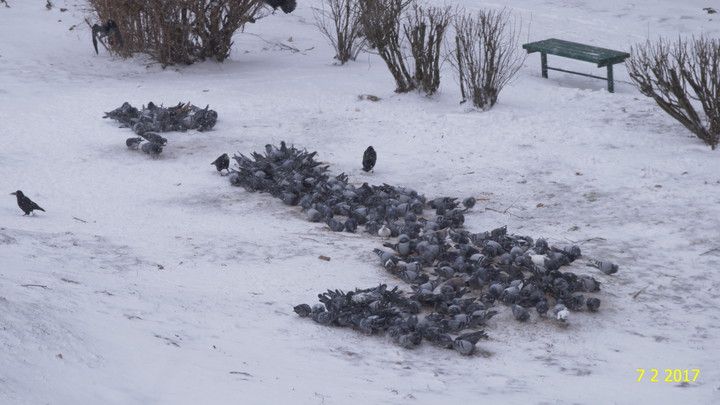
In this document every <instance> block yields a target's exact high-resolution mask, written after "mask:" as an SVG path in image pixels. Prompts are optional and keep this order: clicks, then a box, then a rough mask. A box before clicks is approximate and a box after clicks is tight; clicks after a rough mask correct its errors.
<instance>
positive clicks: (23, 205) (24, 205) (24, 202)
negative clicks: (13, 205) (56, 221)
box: [10, 190, 45, 215]
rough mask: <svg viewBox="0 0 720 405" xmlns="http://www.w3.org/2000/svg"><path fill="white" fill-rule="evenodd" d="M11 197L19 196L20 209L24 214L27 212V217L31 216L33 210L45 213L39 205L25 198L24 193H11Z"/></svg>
mask: <svg viewBox="0 0 720 405" xmlns="http://www.w3.org/2000/svg"><path fill="white" fill-rule="evenodd" d="M10 195H14V196H17V203H18V207H20V209H21V210H23V212H25V215H30V213H31V212H33V210H40V211H42V212H45V210H44V209H42V208H40V206H39V205H37V204H35V202H34V201H33V200H31V199H29V198H27V197H26V196H25V194H23V192H22V191H20V190H18V191H16V192H14V193H10Z"/></svg>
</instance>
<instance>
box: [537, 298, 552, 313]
mask: <svg viewBox="0 0 720 405" xmlns="http://www.w3.org/2000/svg"><path fill="white" fill-rule="evenodd" d="M549 309H550V308H549V307H548V302H547V299H545V298H543V299H541V300H540V302H538V303H537V304H536V305H535V310H536V311H537V313H538V315H540V316H545V314H547V311H548V310H549Z"/></svg>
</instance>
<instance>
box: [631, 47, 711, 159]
mask: <svg viewBox="0 0 720 405" xmlns="http://www.w3.org/2000/svg"><path fill="white" fill-rule="evenodd" d="M626 65H627V69H628V73H629V74H630V78H631V79H632V81H633V83H634V84H635V86H636V87H637V89H638V90H639V91H640V93H642V94H643V95H645V96H647V97H651V98H652V99H653V100H655V102H656V103H657V105H658V106H660V108H662V109H663V111H665V112H666V113H668V114H669V115H670V116H671V117H673V118H674V119H676V120H677V121H678V122H680V123H681V124H683V125H684V126H685V128H687V129H689V130H690V131H691V132H692V133H694V134H695V135H697V137H698V138H700V139H702V140H703V141H704V142H705V143H706V144H707V145H710V147H711V148H712V149H713V150H714V149H715V148H716V147H717V145H718V141H720V40H718V39H716V38H713V39H709V38H706V37H704V36H701V37H699V38H694V37H693V39H692V40H691V41H688V40H685V39H681V38H680V39H678V41H677V42H674V43H670V42H668V41H667V40H663V39H660V40H658V41H657V42H655V43H651V42H650V41H647V42H646V43H645V44H641V45H637V46H634V47H633V48H632V49H631V56H630V58H629V59H628V60H627V63H626Z"/></svg>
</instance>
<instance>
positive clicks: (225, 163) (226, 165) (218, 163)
mask: <svg viewBox="0 0 720 405" xmlns="http://www.w3.org/2000/svg"><path fill="white" fill-rule="evenodd" d="M210 164H211V165H215V168H216V169H217V171H219V172H221V173H220V174H222V171H223V170H227V171H228V173H230V157H229V156H228V154H227V153H223V154H222V156H220V157H218V158H217V159H215V161H214V162H212V163H210Z"/></svg>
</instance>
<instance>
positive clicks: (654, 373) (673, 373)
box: [635, 368, 700, 382]
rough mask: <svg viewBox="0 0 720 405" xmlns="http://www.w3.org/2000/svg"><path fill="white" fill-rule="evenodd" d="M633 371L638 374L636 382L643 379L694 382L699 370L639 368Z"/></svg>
mask: <svg viewBox="0 0 720 405" xmlns="http://www.w3.org/2000/svg"><path fill="white" fill-rule="evenodd" d="M635 371H637V372H638V373H640V375H639V376H638V379H637V380H638V381H642V380H643V377H644V378H645V379H646V381H647V380H649V381H650V382H664V381H666V382H694V381H695V380H697V378H698V376H699V375H700V370H699V369H692V370H689V369H684V370H682V369H679V368H675V369H672V368H666V369H665V370H662V371H661V370H658V369H655V368H652V369H650V370H645V369H644V368H639V369H637V370H635ZM646 371H647V373H646Z"/></svg>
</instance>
